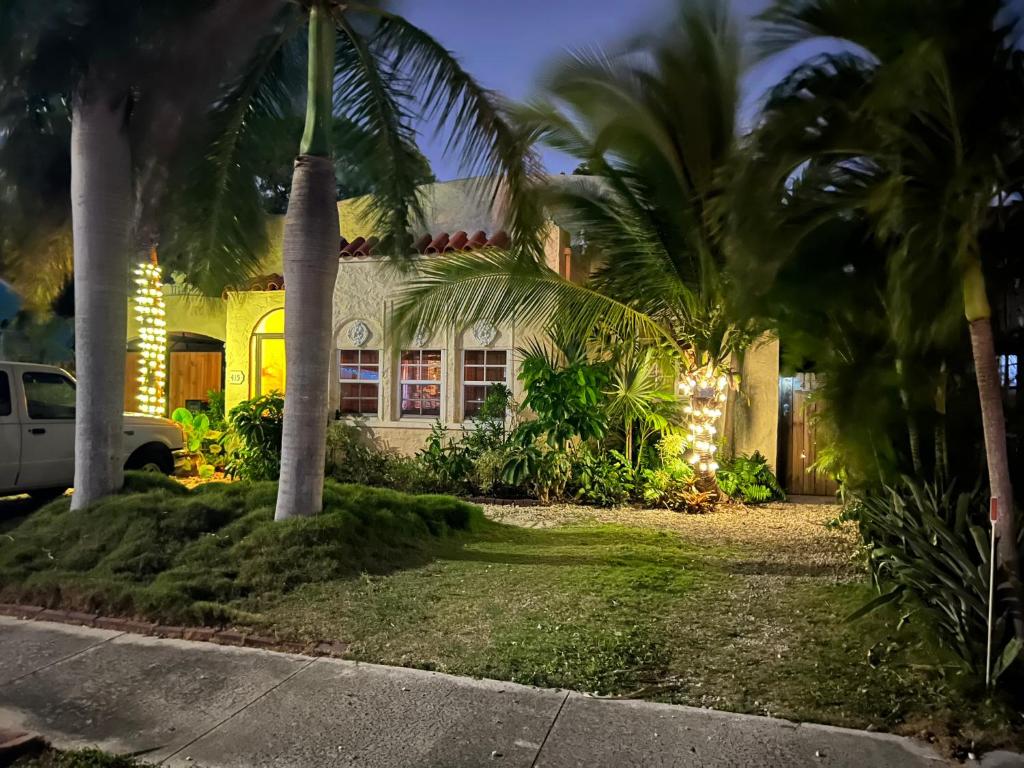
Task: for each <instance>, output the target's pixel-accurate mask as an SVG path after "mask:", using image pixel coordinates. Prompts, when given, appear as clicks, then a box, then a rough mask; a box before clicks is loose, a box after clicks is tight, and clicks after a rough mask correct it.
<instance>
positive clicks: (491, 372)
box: [487, 366, 505, 381]
mask: <svg viewBox="0 0 1024 768" xmlns="http://www.w3.org/2000/svg"><path fill="white" fill-rule="evenodd" d="M504 380H505V369H504V368H497V367H495V368H492V367H490V366H488V368H487V381H504Z"/></svg>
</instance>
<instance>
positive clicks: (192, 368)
mask: <svg viewBox="0 0 1024 768" xmlns="http://www.w3.org/2000/svg"><path fill="white" fill-rule="evenodd" d="M223 374H224V353H223V352H171V365H170V371H169V373H168V376H167V405H168V411H169V413H174V410H175V409H176V408H188V407H189V405H195V404H196V403H198V402H203V403H205V402H206V400H207V393H208V392H209V391H210V390H211V389H212V390H214V391H220V390H222V389H224V381H223Z"/></svg>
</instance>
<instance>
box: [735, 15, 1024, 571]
mask: <svg viewBox="0 0 1024 768" xmlns="http://www.w3.org/2000/svg"><path fill="white" fill-rule="evenodd" d="M1011 10H1012V9H1010V8H1008V7H1004V4H1003V3H1001V2H1000V1H999V0H906V1H905V2H901V3H897V4H892V3H888V2H881V1H879V2H875V1H874V0H870V1H869V2H867V3H865V2H862V1H861V0H856V1H855V0H777V2H776V3H775V4H774V5H773V6H772V7H771V8H770V9H769V10H768V11H767V12H765V14H764V16H763V17H762V22H763V27H762V33H761V43H762V46H763V48H764V51H765V52H766V53H767V54H772V53H777V52H780V51H784V50H789V49H791V48H792V47H793V46H796V45H798V44H803V43H807V41H809V40H820V39H824V38H831V39H838V40H841V41H844V42H845V46H844V50H843V51H842V52H840V53H824V54H821V55H820V56H819V57H818V58H817V59H816V60H815V61H813V62H811V63H810V64H808V65H806V66H805V67H803V69H802V70H801V71H800V72H798V73H797V77H795V78H794V79H793V81H792V82H790V83H789V85H788V87H789V88H790V91H791V93H792V96H793V98H791V99H790V100H789V102H788V107H787V109H784V110H781V111H779V112H777V113H776V114H775V115H773V123H772V124H770V125H769V126H767V132H765V130H766V129H763V130H762V136H761V137H760V139H759V141H760V149H759V151H760V159H761V161H762V162H763V165H764V166H765V167H769V168H772V170H771V171H770V172H769V173H768V174H766V175H764V176H762V177H760V178H759V179H757V180H753V179H752V178H748V179H747V180H746V181H745V183H744V187H745V189H746V190H748V191H753V190H760V191H761V192H764V193H767V194H769V195H771V194H775V195H778V196H782V195H784V194H785V192H784V190H785V189H786V187H787V186H788V185H790V184H791V183H792V179H793V178H794V176H795V175H796V176H798V175H799V174H800V173H801V169H803V168H806V167H808V164H809V163H810V164H812V165H813V166H815V169H816V172H819V173H820V172H822V171H823V170H824V171H826V172H827V171H828V169H831V171H832V172H834V173H835V174H837V176H843V177H846V178H847V179H848V178H850V177H851V176H858V177H859V185H860V193H859V200H854V201H852V202H851V198H850V196H848V195H835V196H834V197H835V198H836V200H837V205H838V206H840V207H849V206H851V205H852V206H854V207H856V208H857V209H859V210H861V211H863V212H865V213H866V214H867V215H868V217H869V218H870V220H871V222H872V228H873V229H874V231H875V233H876V236H877V237H878V238H880V239H882V240H885V241H886V242H887V243H888V244H889V248H890V250H889V258H888V263H887V271H888V275H889V279H888V288H887V290H888V293H889V299H890V301H889V307H890V310H891V311H892V312H893V313H894V317H895V323H896V324H897V325H899V326H900V327H899V328H898V333H897V337H898V338H902V339H904V340H906V342H907V345H908V346H909V347H910V348H914V347H917V348H921V347H923V346H927V345H928V344H929V343H930V342H932V341H934V340H935V338H936V336H938V335H941V334H945V333H947V332H948V328H949V324H948V322H943V320H944V319H948V318H952V317H955V316H956V315H958V314H960V313H961V312H962V313H963V315H964V316H966V319H967V323H968V328H969V331H970V338H971V346H972V350H973V357H974V368H975V373H976V378H977V385H978V394H979V399H980V403H981V411H982V422H983V427H984V438H985V452H986V457H987V464H988V472H989V484H990V487H991V495H992V497H993V498H995V499H997V500H998V503H999V508H1000V518H999V522H998V523H997V526H996V535H997V537H998V549H999V558H1000V562H1001V564H1002V565H1003V567H1005V568H1006V569H1007V571H1008V572H1009V573H1010V574H1016V573H1017V571H1018V564H1017V545H1016V542H1017V537H1016V527H1015V522H1014V514H1013V489H1012V488H1011V485H1010V474H1009V466H1008V459H1007V445H1006V433H1005V424H1004V416H1003V404H1002V393H1001V389H1000V381H999V375H998V368H997V358H996V353H995V348H994V344H993V334H992V323H991V310H990V308H989V302H988V295H987V290H986V285H985V277H984V272H983V269H982V256H983V254H982V253H981V251H980V246H979V233H980V232H981V231H982V230H983V229H984V228H985V226H986V225H987V224H988V222H990V221H991V220H992V219H993V218H994V217H996V216H998V215H999V210H1000V202H999V200H1000V195H1001V194H1002V193H1003V192H1005V191H1006V190H1007V189H1008V187H1009V185H1010V183H1011V182H1012V180H1011V179H1009V178H1008V177H1007V174H1006V173H1005V169H1006V168H1007V167H1010V166H1012V165H1013V162H1014V160H1015V158H1016V156H1017V155H1018V154H1019V151H1020V150H1019V147H1020V133H1021V128H1020V126H1021V123H1022V119H1024V112H1022V110H1021V106H1022V104H1024V100H1022V94H1024V79H1022V72H1021V70H1020V64H1019V60H1018V57H1017V56H1016V55H1015V53H1014V49H1013V42H1012V40H1011V39H1010V32H1011V31H1012V29H1013V27H1014V24H1015V22H1016V21H1018V19H1017V18H1016V17H1012V18H1011V16H1013V14H1012V12H1011ZM840 84H842V86H843V87H842V88H840V87H837V86H838V85H840ZM812 95H813V96H815V98H811V96H812ZM837 116H841V117H840V119H835V118H836V117H837ZM827 189H828V190H829V191H831V190H832V188H827ZM767 207H768V208H771V206H770V205H769V206H767ZM748 209H749V207H748ZM957 305H959V306H957Z"/></svg>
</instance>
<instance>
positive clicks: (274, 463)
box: [227, 392, 284, 480]
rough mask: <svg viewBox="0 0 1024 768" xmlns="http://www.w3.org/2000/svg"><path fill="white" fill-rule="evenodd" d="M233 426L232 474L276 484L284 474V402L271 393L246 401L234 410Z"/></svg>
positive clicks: (279, 396) (231, 418) (228, 467)
mask: <svg viewBox="0 0 1024 768" xmlns="http://www.w3.org/2000/svg"><path fill="white" fill-rule="evenodd" d="M229 423H230V425H231V427H230V430H231V431H230V441H231V443H232V454H231V459H230V461H229V462H228V465H227V471H228V473H229V474H230V475H231V476H232V477H238V478H241V479H242V480H276V479H277V478H278V476H280V474H281V430H282V427H283V425H284V398H283V397H281V395H279V394H278V393H277V392H271V393H270V394H269V395H263V396H261V397H254V398H252V399H251V400H244V401H242V402H241V403H239V404H238V405H236V406H235V407H234V408H232V409H231V416H230V418H229Z"/></svg>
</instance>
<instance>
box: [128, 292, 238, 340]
mask: <svg viewBox="0 0 1024 768" xmlns="http://www.w3.org/2000/svg"><path fill="white" fill-rule="evenodd" d="M178 290H180V289H178V288H177V287H176V286H173V285H168V286H164V304H165V306H166V310H165V313H166V314H165V316H164V319H165V320H166V321H167V332H168V333H197V334H201V335H203V336H209V337H210V338H212V339H218V340H220V341H224V340H225V339H226V338H227V326H226V320H227V304H226V303H225V302H224V300H223V299H219V298H217V299H214V298H205V297H200V296H192V295H183V294H181V293H176V291H178ZM138 335H139V325H138V323H137V322H136V320H135V308H134V307H133V306H131V305H129V307H128V340H129V341H131V340H133V339H136V338H138Z"/></svg>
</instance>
